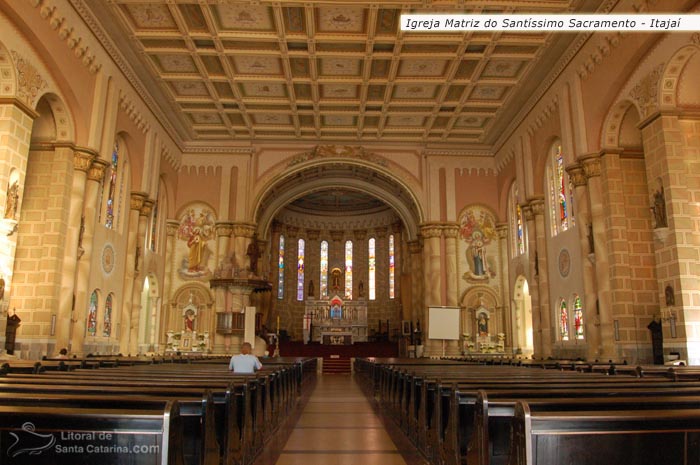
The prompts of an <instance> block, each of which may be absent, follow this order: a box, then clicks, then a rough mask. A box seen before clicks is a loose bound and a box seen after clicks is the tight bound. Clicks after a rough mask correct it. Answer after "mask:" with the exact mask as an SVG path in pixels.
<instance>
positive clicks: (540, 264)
mask: <svg viewBox="0 0 700 465" xmlns="http://www.w3.org/2000/svg"><path fill="white" fill-rule="evenodd" d="M530 208H532V213H533V214H534V215H535V236H536V242H537V249H536V250H537V270H538V271H539V273H538V280H537V281H538V282H537V287H538V290H539V304H540V322H541V324H542V328H541V329H542V356H543V357H544V358H547V357H549V356H551V355H552V342H554V333H553V328H552V309H551V307H550V304H549V302H550V301H549V273H548V272H547V269H548V268H547V239H546V236H547V229H546V225H545V220H544V199H542V198H540V199H533V200H531V201H530Z"/></svg>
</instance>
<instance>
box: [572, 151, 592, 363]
mask: <svg viewBox="0 0 700 465" xmlns="http://www.w3.org/2000/svg"><path fill="white" fill-rule="evenodd" d="M566 171H567V173H569V179H571V183H572V184H573V185H574V204H575V205H576V218H577V219H578V222H579V223H578V225H579V226H578V231H579V246H580V248H581V256H582V257H587V258H584V260H583V290H584V297H583V317H584V320H583V322H584V331H585V333H584V336H583V337H584V338H585V341H586V344H587V355H586V356H587V358H588V360H596V359H598V357H600V347H599V346H600V334H599V332H598V328H599V318H598V312H597V310H596V300H597V298H598V295H597V289H596V280H595V267H594V266H593V264H594V263H595V254H594V250H593V246H592V241H593V237H592V235H593V227H592V223H591V211H590V206H589V198H588V189H587V188H586V182H587V180H586V175H585V172H584V170H583V166H581V165H579V164H577V165H574V166H569V167H567V168H566ZM572 317H573V315H572ZM575 337H576V335H574V340H576V339H575ZM576 342H578V340H576Z"/></svg>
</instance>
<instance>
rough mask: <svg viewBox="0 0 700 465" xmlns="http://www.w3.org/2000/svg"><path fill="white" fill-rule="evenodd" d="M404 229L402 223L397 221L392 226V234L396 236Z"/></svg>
mask: <svg viewBox="0 0 700 465" xmlns="http://www.w3.org/2000/svg"><path fill="white" fill-rule="evenodd" d="M402 229H403V224H402V223H401V222H400V221H397V222H396V223H393V224H392V225H391V232H392V233H394V234H398V233H400V232H401V230H402Z"/></svg>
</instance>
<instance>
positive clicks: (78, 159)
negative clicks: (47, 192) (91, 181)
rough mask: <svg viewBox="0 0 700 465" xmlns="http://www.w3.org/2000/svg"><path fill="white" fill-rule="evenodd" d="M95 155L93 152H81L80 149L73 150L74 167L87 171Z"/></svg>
mask: <svg viewBox="0 0 700 465" xmlns="http://www.w3.org/2000/svg"><path fill="white" fill-rule="evenodd" d="M94 158H95V156H94V155H93V154H91V153H85V152H81V151H80V150H74V151H73V169H74V170H76V171H82V172H83V173H87V172H88V170H89V169H90V165H91V164H92V161H93V160H94Z"/></svg>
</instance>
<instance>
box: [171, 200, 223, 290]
mask: <svg viewBox="0 0 700 465" xmlns="http://www.w3.org/2000/svg"><path fill="white" fill-rule="evenodd" d="M214 221H215V220H214V215H213V213H212V212H211V211H210V210H208V209H206V208H202V209H200V210H199V212H197V210H196V209H195V208H190V209H189V210H188V211H187V212H186V213H185V214H184V215H183V216H182V219H181V220H180V226H179V228H178V238H179V239H180V240H182V241H184V242H185V243H186V245H187V255H186V257H185V258H184V259H183V261H182V266H181V268H180V270H179V273H180V276H181V277H182V278H186V279H187V278H190V279H192V278H202V277H206V276H208V275H209V274H211V272H210V270H209V268H208V266H207V261H208V259H209V255H210V254H211V252H210V250H209V248H208V247H207V242H208V241H209V240H210V239H212V238H213V236H214Z"/></svg>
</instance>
